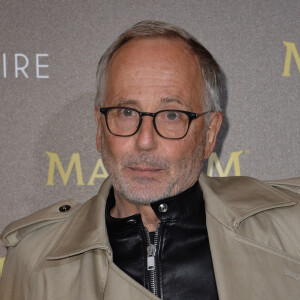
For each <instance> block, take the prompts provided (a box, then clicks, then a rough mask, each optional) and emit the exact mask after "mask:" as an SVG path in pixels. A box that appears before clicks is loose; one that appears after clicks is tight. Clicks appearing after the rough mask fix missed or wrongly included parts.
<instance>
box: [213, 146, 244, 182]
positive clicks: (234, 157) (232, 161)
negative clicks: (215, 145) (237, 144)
mask: <svg viewBox="0 0 300 300" xmlns="http://www.w3.org/2000/svg"><path fill="white" fill-rule="evenodd" d="M242 153H243V151H242V150H241V151H236V152H232V153H231V155H230V158H229V160H228V163H227V165H226V168H225V171H223V169H222V166H221V163H220V160H219V158H218V156H217V154H216V153H215V152H213V153H212V154H211V155H210V157H209V159H208V165H207V175H208V176H213V169H214V165H215V166H216V169H217V171H218V173H219V176H220V177H226V176H228V174H229V171H230V169H231V167H232V165H233V166H234V173H235V176H241V169H240V161H239V156H240V155H241V154H242Z"/></svg>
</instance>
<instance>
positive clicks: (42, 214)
mask: <svg viewBox="0 0 300 300" xmlns="http://www.w3.org/2000/svg"><path fill="white" fill-rule="evenodd" d="M80 206H81V204H80V203H78V202H76V201H74V200H65V201H60V202H57V203H54V204H52V205H50V206H48V207H46V208H43V209H41V210H39V211H37V212H35V213H33V214H31V215H29V216H26V217H24V218H22V219H19V220H16V221H14V222H12V223H11V224H9V225H8V226H7V227H6V228H5V229H4V231H3V232H2V233H1V235H0V239H1V240H2V242H3V244H4V245H5V246H6V247H10V246H16V245H17V244H18V243H19V242H20V241H21V240H22V239H24V238H25V237H26V236H28V235H30V234H31V233H33V232H35V231H37V230H38V229H40V228H43V227H45V226H47V225H50V224H54V223H58V222H61V221H63V220H66V219H68V218H69V217H70V216H72V215H73V214H74V213H75V212H76V211H77V210H78V208H79V207H80Z"/></svg>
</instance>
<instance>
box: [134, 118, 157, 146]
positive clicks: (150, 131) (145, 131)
mask: <svg viewBox="0 0 300 300" xmlns="http://www.w3.org/2000/svg"><path fill="white" fill-rule="evenodd" d="M157 136H158V134H157V133H156V131H155V128H154V125H153V118H152V117H151V116H143V121H142V124H141V127H140V129H139V131H138V132H137V142H136V143H137V146H138V147H139V149H141V150H151V149H153V148H155V147H156V140H157Z"/></svg>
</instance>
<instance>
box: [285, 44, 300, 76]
mask: <svg viewBox="0 0 300 300" xmlns="http://www.w3.org/2000/svg"><path fill="white" fill-rule="evenodd" d="M283 43H284V44H285V46H286V54H285V61H284V69H283V73H282V76H291V74H290V68H291V60H292V54H293V56H294V59H295V62H296V64H297V67H298V71H299V72H300V57H299V54H298V52H297V48H296V46H295V44H294V43H289V42H283Z"/></svg>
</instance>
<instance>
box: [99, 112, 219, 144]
mask: <svg viewBox="0 0 300 300" xmlns="http://www.w3.org/2000/svg"><path fill="white" fill-rule="evenodd" d="M115 108H123V109H130V110H133V111H135V112H137V113H138V115H139V123H138V125H137V128H136V130H135V131H134V133H132V134H128V135H121V134H115V133H113V132H112V131H111V130H110V128H109V126H108V121H107V113H108V112H109V111H110V110H112V109H115ZM99 111H100V113H102V114H103V115H104V116H105V123H106V127H107V129H108V131H109V132H110V133H111V134H112V135H114V136H120V137H129V136H133V135H135V134H136V133H137V132H138V131H139V129H140V128H141V125H142V122H143V118H142V117H143V116H149V117H152V118H153V120H152V123H153V126H154V129H155V131H156V133H157V134H158V135H159V136H160V137H162V138H164V139H168V140H180V139H183V138H184V137H185V136H186V135H187V133H188V131H189V129H190V125H191V122H192V121H193V120H195V119H197V118H199V117H201V116H203V115H205V114H208V113H211V112H213V111H205V112H202V113H194V112H190V111H185V110H178V109H163V110H159V111H157V112H155V113H150V112H141V111H139V110H137V109H135V108H132V107H128V106H110V107H100V109H99ZM165 111H174V112H181V113H184V114H186V115H187V116H188V126H187V129H186V132H185V134H184V135H183V136H182V137H179V138H169V137H165V136H163V135H162V134H161V133H160V132H159V131H158V129H157V127H156V122H155V118H156V116H157V115H158V114H159V113H161V112H165Z"/></svg>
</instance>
